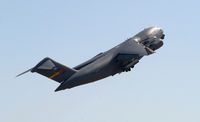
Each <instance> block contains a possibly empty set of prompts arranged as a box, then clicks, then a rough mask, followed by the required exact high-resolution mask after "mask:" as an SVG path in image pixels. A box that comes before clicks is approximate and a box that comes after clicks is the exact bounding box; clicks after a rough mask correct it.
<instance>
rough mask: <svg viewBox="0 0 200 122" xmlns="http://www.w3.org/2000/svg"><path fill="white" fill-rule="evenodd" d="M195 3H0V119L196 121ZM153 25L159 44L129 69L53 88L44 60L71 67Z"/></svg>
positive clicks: (199, 57)
mask: <svg viewBox="0 0 200 122" xmlns="http://www.w3.org/2000/svg"><path fill="white" fill-rule="evenodd" d="M199 5H200V1H199V0H189V1H188V0H166V1H161V0H148V1H146V0H121V1H119V0H109V1H108V0H99V1H95V0H84V1H83V0H82V1H81V0H79V1H78V0H32V1H27V0H1V1H0V42H1V44H0V55H1V60H0V66H1V70H0V74H1V78H0V83H1V85H0V121H1V122H134V121H135V122H199V121H200V116H199V115H200V78H199V75H200V54H199V49H200V48H199V45H200V41H199V36H200V31H199V28H200V16H199V12H200V7H199ZM150 26H158V27H161V28H163V30H164V32H165V34H166V38H165V40H164V46H163V47H162V48H161V49H159V50H158V51H157V52H156V53H155V54H153V55H151V56H146V57H144V58H143V59H142V60H141V61H140V62H139V63H138V64H137V65H136V66H135V68H134V69H133V70H132V71H131V72H128V73H122V74H120V75H118V74H117V75H115V76H114V77H108V78H106V79H103V80H100V81H97V82H95V83H91V84H87V85H83V86H79V87H75V88H73V89H70V90H65V91H61V92H56V93H55V92H54V90H55V89H56V88H57V86H58V85H59V84H58V83H56V82H54V81H52V80H50V79H47V78H46V77H43V76H41V75H38V74H36V73H33V74H32V73H27V74H26V75H23V76H21V77H19V78H15V76H16V75H17V74H19V73H21V72H23V71H25V70H27V69H29V68H32V67H33V66H35V65H36V64H37V63H38V62H39V61H40V60H42V59H43V58H44V57H47V56H48V57H51V58H52V59H54V60H56V61H58V62H60V63H62V64H65V65H66V66H69V67H73V66H76V65H78V64H80V63H82V62H83V61H85V60H87V59H89V58H91V57H93V56H94V55H96V54H98V53H100V52H103V51H106V50H108V49H110V48H112V47H114V46H116V45H117V44H119V43H121V42H123V41H124V40H126V39H127V38H129V37H132V36H134V35H135V34H136V33H138V32H139V31H141V30H143V29H144V28H147V27H150Z"/></svg>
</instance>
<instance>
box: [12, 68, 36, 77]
mask: <svg viewBox="0 0 200 122" xmlns="http://www.w3.org/2000/svg"><path fill="white" fill-rule="evenodd" d="M32 69H33V68H31V69H29V70H26V71H25V72H22V73H20V74H19V75H17V76H16V77H19V76H21V75H23V74H25V73H27V72H29V71H31V70H32Z"/></svg>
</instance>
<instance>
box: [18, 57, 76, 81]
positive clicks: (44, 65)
mask: <svg viewBox="0 0 200 122" xmlns="http://www.w3.org/2000/svg"><path fill="white" fill-rule="evenodd" d="M29 71H31V72H32V73H33V72H37V73H39V74H41V75H44V76H46V77H48V78H50V79H52V80H54V81H56V82H59V83H62V82H63V81H65V80H67V79H68V78H70V77H71V76H72V75H73V74H74V73H76V72H77V70H75V69H73V68H69V67H67V66H64V65H62V64H60V63H58V62H56V61H54V60H52V59H50V58H48V57H47V58H44V59H43V60H42V61H40V62H39V63H38V64H37V65H36V66H35V67H33V68H31V69H29V70H27V71H25V72H23V73H21V74H19V75H17V77H18V76H20V75H23V74H25V73H27V72H29Z"/></svg>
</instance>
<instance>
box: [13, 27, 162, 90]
mask: <svg viewBox="0 0 200 122" xmlns="http://www.w3.org/2000/svg"><path fill="white" fill-rule="evenodd" d="M164 37H165V35H164V33H163V30H162V29H161V28H158V27H150V28H146V29H144V30H143V31H141V32H140V33H138V34H137V35H135V36H134V37H132V38H129V39H127V40H126V41H124V42H123V43H121V44H119V45H117V46H115V47H114V48H112V49H110V50H108V51H105V52H102V53H99V54H98V55H96V56H94V57H93V58H91V59H90V60H88V61H86V62H84V63H82V64H80V65H78V66H76V67H74V68H69V67H67V66H64V65H62V64H60V63H58V62H56V61H54V60H52V59H50V58H48V57H47V58H44V59H43V60H42V61H40V62H39V63H38V64H37V65H36V66H35V67H33V68H31V69H29V70H27V71H25V72H23V73H21V74H19V75H18V76H20V75H22V74H24V73H26V72H29V71H31V72H37V73H39V74H41V75H44V76H46V77H48V78H50V79H52V80H54V81H56V82H58V83H60V86H59V87H58V88H57V89H56V90H55V91H59V90H64V89H70V88H72V87H75V86H79V85H82V84H86V83H90V82H94V81H97V80H100V79H103V78H105V77H108V76H113V75H115V74H117V73H121V72H128V71H130V70H131V68H133V67H134V66H135V64H137V63H138V62H139V60H140V59H141V58H142V57H143V56H146V55H151V54H153V53H154V51H155V50H157V49H158V48H160V47H161V46H162V45H163V41H162V40H163V39H164ZM18 76H17V77H18Z"/></svg>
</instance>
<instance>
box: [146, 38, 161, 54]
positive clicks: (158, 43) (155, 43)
mask: <svg viewBox="0 0 200 122" xmlns="http://www.w3.org/2000/svg"><path fill="white" fill-rule="evenodd" d="M162 46H163V41H162V40H154V41H153V42H152V43H151V44H150V45H149V48H151V49H152V50H153V51H154V50H157V49H158V48H160V47H162Z"/></svg>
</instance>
